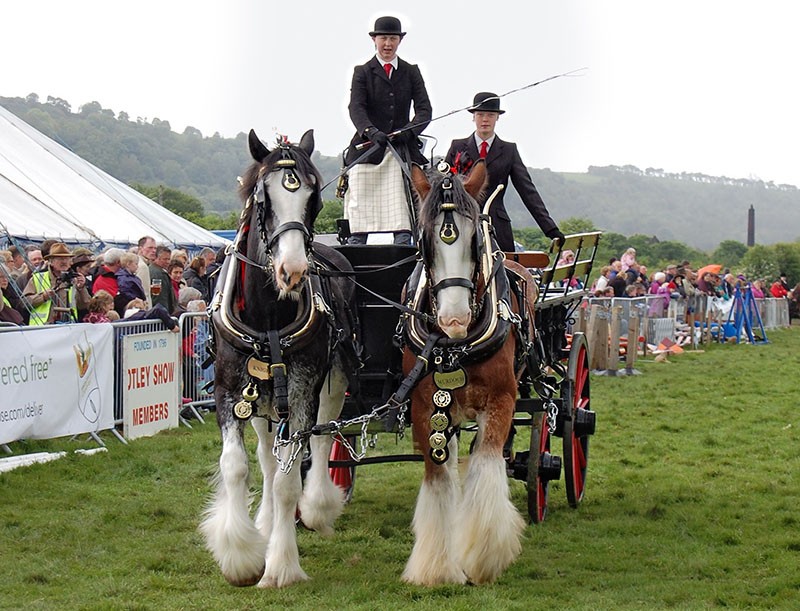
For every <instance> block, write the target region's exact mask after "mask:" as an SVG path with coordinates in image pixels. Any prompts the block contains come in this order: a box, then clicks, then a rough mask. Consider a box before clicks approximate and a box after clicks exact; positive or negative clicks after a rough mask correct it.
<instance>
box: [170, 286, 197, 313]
mask: <svg viewBox="0 0 800 611" xmlns="http://www.w3.org/2000/svg"><path fill="white" fill-rule="evenodd" d="M202 298H203V296H202V295H201V294H200V291H198V290H197V289H196V288H194V287H191V286H184V287H183V288H182V289H181V292H180V294H179V295H178V311H177V312H176V315H180V314H183V313H184V312H186V311H187V309H186V306H187V305H188V304H189V302H190V301H197V300H200V299H202Z"/></svg>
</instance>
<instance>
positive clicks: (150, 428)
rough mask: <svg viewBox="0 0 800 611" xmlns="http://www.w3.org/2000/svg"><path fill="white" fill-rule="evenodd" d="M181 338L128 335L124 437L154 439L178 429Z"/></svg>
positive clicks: (164, 334) (163, 333) (164, 333)
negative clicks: (156, 434) (152, 437)
mask: <svg viewBox="0 0 800 611" xmlns="http://www.w3.org/2000/svg"><path fill="white" fill-rule="evenodd" d="M179 338H180V335H179V334H178V333H172V332H170V331H157V332H154V333H141V334H137V335H126V336H125V337H124V338H123V345H122V375H123V381H122V406H123V411H122V413H123V435H124V436H125V437H126V438H127V439H135V438H137V437H145V436H148V435H154V434H155V433H157V432H158V431H161V430H164V429H167V428H174V427H177V426H178V411H179V410H180V384H181V380H180V375H179V373H180V370H179V367H178V360H179V353H178V349H179V346H180V343H179V341H178V340H179Z"/></svg>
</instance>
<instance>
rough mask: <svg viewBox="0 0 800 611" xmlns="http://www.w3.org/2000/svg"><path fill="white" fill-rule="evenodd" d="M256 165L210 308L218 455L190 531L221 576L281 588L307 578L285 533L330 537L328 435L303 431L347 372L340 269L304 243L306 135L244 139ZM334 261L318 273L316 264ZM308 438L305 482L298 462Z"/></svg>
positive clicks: (313, 188) (307, 227)
mask: <svg viewBox="0 0 800 611" xmlns="http://www.w3.org/2000/svg"><path fill="white" fill-rule="evenodd" d="M249 145H250V153H251V155H252V157H253V159H254V160H255V162H254V163H253V164H252V165H251V167H250V168H249V169H248V170H247V172H246V174H245V176H244V177H243V179H242V185H241V188H240V195H241V196H242V199H243V200H244V202H245V204H244V210H243V212H242V215H241V220H240V227H239V231H238V233H237V236H236V240H235V242H234V244H233V246H232V248H230V249H229V252H228V256H227V257H226V260H225V263H224V265H223V267H222V270H221V273H220V278H219V280H218V283H217V292H216V294H215V296H214V299H213V300H212V303H211V306H210V313H211V318H212V321H213V328H214V335H215V344H216V345H215V349H216V368H215V370H216V375H215V380H214V385H215V399H216V406H217V422H218V423H219V427H220V430H221V433H222V454H221V456H220V460H219V477H218V478H217V480H216V482H215V493H214V497H213V499H212V501H211V503H210V505H209V507H208V509H207V510H206V513H205V516H204V519H203V522H202V524H201V531H202V533H203V535H204V536H205V539H206V544H207V546H208V548H209V550H210V551H211V552H212V553H213V555H214V558H215V559H216V561H217V563H218V564H219V566H220V568H221V569H222V573H223V574H224V576H225V578H226V579H227V580H228V581H229V582H230V583H232V584H235V585H252V584H255V583H258V585H259V586H260V587H282V586H286V585H289V584H291V583H294V582H297V581H300V580H303V579H307V576H306V574H305V573H304V572H303V570H302V569H301V568H300V562H299V553H298V549H297V541H296V536H295V519H296V512H297V510H298V507H299V509H300V512H301V516H302V520H303V522H304V523H305V525H306V526H308V527H309V528H312V529H314V530H317V531H319V532H321V533H323V534H328V533H330V532H332V528H333V522H334V520H335V519H336V517H337V516H338V515H339V513H341V510H342V507H343V494H342V492H341V491H340V490H339V488H337V487H336V486H335V485H334V484H333V482H332V481H331V479H330V476H329V474H328V468H327V465H328V456H329V453H330V447H331V438H330V437H329V436H327V435H325V436H312V435H310V434H309V432H310V430H311V428H312V427H313V426H314V425H315V424H319V423H327V422H329V421H331V420H333V419H335V418H337V417H338V416H339V413H340V411H341V408H342V404H343V401H344V394H345V390H346V389H347V386H348V377H349V375H350V372H352V371H354V370H355V369H356V368H357V365H358V363H357V360H358V359H357V357H356V351H355V344H354V339H353V329H354V328H355V327H354V321H353V320H352V319H351V316H353V314H352V313H353V312H355V307H354V304H353V289H352V283H351V282H350V281H348V280H346V279H344V278H343V277H342V275H341V273H340V272H342V271H345V272H346V271H349V270H351V268H350V265H349V263H348V262H347V261H346V260H345V259H344V257H342V256H341V255H340V254H339V253H337V252H336V251H334V250H333V249H331V248H328V247H326V246H324V245H321V244H317V243H315V242H313V225H314V220H315V219H316V217H317V215H318V214H319V211H320V209H321V207H322V198H321V193H320V188H321V182H322V181H321V178H320V175H319V172H318V171H317V170H316V168H315V167H314V165H313V164H312V162H311V159H310V155H311V152H312V151H313V149H314V136H313V132H312V131H311V130H309V131H308V132H306V133H305V134H304V135H303V137H302V139H301V140H300V143H299V145H294V144H290V143H288V142H286V141H280V142H279V143H278V145H277V146H276V147H275V148H274V149H272V150H269V149H267V147H266V146H265V145H264V144H263V143H262V142H261V141H260V140H259V139H258V137H257V136H256V134H255V132H253V131H251V132H250V136H249ZM331 268H337V272H336V273H330V274H327V273H325V272H326V269H327V270H330V269H331ZM248 421H250V422H251V423H252V424H253V428H254V429H255V431H256V433H257V435H258V450H257V453H258V458H259V463H260V465H261V471H262V474H263V480H264V484H263V495H262V498H261V503H260V505H259V507H258V511H257V512H256V516H255V520H253V519H251V516H250V511H249V509H250V490H249V487H248V456H247V452H246V450H245V445H244V441H243V438H244V429H245V426H246V424H247V422H248ZM309 438H310V445H311V452H312V466H311V469H310V471H309V472H308V473H307V475H306V479H305V486H303V483H302V481H301V476H300V460H301V459H302V453H303V450H304V448H305V443H306V441H308V440H309Z"/></svg>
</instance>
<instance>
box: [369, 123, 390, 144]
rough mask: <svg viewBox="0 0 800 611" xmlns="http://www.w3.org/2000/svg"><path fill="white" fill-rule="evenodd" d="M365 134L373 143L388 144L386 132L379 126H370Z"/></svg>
mask: <svg viewBox="0 0 800 611" xmlns="http://www.w3.org/2000/svg"><path fill="white" fill-rule="evenodd" d="M365 135H366V137H367V138H369V141H370V142H372V143H373V144H376V145H378V146H386V134H384V133H383V132H382V131H381V130H379V129H378V128H377V127H370V128H369V129H367V131H366V132H365Z"/></svg>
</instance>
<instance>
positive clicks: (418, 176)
mask: <svg viewBox="0 0 800 611" xmlns="http://www.w3.org/2000/svg"><path fill="white" fill-rule="evenodd" d="M411 183H412V184H413V185H414V189H416V191H417V193H419V197H420V199H425V198H426V197H427V195H428V192H429V191H430V190H431V183H430V181H429V180H428V177H427V176H426V175H425V172H424V171H423V170H422V168H421V167H419V166H418V165H417V164H415V163H414V164H411Z"/></svg>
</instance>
